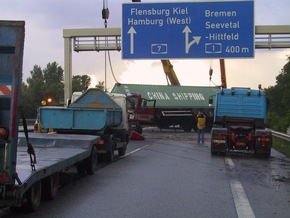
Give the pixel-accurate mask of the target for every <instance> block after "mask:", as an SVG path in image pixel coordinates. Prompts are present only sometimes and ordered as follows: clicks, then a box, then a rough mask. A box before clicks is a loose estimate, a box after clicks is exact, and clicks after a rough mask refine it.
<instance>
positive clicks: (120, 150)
mask: <svg viewBox="0 0 290 218" xmlns="http://www.w3.org/2000/svg"><path fill="white" fill-rule="evenodd" d="M126 150H127V144H126V143H125V142H124V146H123V147H122V148H119V149H118V155H119V156H120V157H122V156H124V155H125V154H126Z"/></svg>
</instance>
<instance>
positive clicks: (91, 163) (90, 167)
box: [87, 146, 98, 175]
mask: <svg viewBox="0 0 290 218" xmlns="http://www.w3.org/2000/svg"><path fill="white" fill-rule="evenodd" d="M97 163H98V153H97V148H96V146H94V147H93V149H92V154H91V156H90V157H89V159H88V163H87V172H88V174H90V175H92V174H94V172H95V170H96V168H97Z"/></svg>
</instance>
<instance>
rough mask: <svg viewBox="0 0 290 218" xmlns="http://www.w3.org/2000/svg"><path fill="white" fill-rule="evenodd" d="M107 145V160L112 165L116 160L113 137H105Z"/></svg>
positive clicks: (107, 135)
mask: <svg viewBox="0 0 290 218" xmlns="http://www.w3.org/2000/svg"><path fill="white" fill-rule="evenodd" d="M105 145H106V146H107V153H106V160H107V162H108V163H112V162H113V160H114V140H113V136H112V135H109V134H106V135H105Z"/></svg>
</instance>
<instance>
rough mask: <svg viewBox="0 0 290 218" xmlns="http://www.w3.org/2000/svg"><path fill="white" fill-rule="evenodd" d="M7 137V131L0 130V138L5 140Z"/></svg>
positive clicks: (4, 129)
mask: <svg viewBox="0 0 290 218" xmlns="http://www.w3.org/2000/svg"><path fill="white" fill-rule="evenodd" d="M7 137H8V130H7V129H6V128H2V127H1V128H0V138H1V139H6V138H7Z"/></svg>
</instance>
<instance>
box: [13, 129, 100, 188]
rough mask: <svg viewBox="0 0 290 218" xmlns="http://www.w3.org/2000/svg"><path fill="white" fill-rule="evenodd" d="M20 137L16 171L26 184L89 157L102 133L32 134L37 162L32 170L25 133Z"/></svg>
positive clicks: (20, 134)
mask: <svg viewBox="0 0 290 218" xmlns="http://www.w3.org/2000/svg"><path fill="white" fill-rule="evenodd" d="M18 138H19V141H18V147H17V150H18V152H17V165H16V172H17V173H18V177H19V179H20V181H21V182H22V183H27V184H32V183H33V182H34V181H36V180H40V179H42V178H45V177H47V176H48V175H51V174H53V173H55V172H60V171H62V170H64V169H65V168H67V167H70V166H72V165H74V164H76V163H78V162H79V161H82V160H84V159H85V158H87V157H89V156H90V154H91V148H92V146H93V145H94V144H96V143H97V142H98V141H99V140H100V137H99V136H92V135H71V134H46V133H29V142H30V143H31V144H32V146H33V148H34V150H35V154H36V161H37V163H36V164H35V171H32V169H31V166H30V156H29V154H28V153H27V143H26V138H25V135H24V134H23V133H19V135H18Z"/></svg>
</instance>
